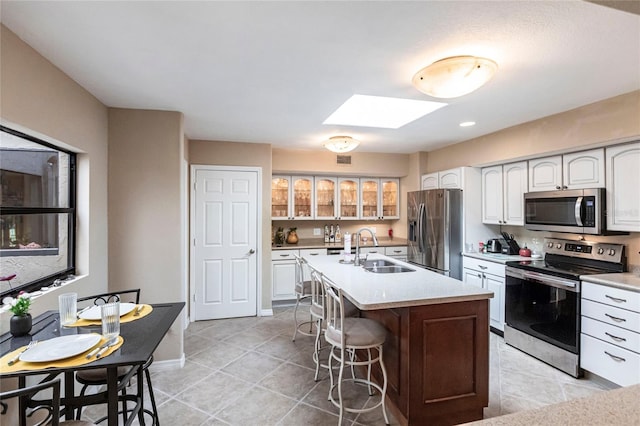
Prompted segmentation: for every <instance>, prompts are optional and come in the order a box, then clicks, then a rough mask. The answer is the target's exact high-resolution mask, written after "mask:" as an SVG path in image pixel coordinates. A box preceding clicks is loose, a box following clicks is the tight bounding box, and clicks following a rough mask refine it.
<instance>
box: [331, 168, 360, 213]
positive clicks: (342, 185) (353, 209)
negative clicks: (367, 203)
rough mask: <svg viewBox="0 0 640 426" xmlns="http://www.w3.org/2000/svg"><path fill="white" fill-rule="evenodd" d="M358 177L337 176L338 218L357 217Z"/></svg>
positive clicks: (358, 200)
mask: <svg viewBox="0 0 640 426" xmlns="http://www.w3.org/2000/svg"><path fill="white" fill-rule="evenodd" d="M359 202H360V179H358V178H338V201H337V204H338V219H340V220H354V219H358V210H359Z"/></svg>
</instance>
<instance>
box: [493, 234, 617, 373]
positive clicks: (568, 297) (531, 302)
mask: <svg viewBox="0 0 640 426" xmlns="http://www.w3.org/2000/svg"><path fill="white" fill-rule="evenodd" d="M544 244H545V253H546V254H545V257H544V259H540V260H531V261H525V262H507V268H506V289H505V304H506V309H505V313H506V325H505V329H504V340H505V342H506V343H507V344H509V345H511V346H514V347H516V348H518V349H520V350H522V351H523V352H526V353H528V354H530V355H532V356H534V357H536V358H538V359H540V360H542V361H544V362H546V363H547V364H550V365H552V366H554V367H556V368H558V369H560V370H562V371H564V372H566V373H567V374H570V375H572V376H574V377H579V376H580V356H579V355H580V347H579V346H580V277H581V276H584V275H591V274H604V273H611V272H624V271H625V270H626V257H625V251H624V245H622V244H609V243H594V242H586V241H573V240H564V239H557V238H545V240H544Z"/></svg>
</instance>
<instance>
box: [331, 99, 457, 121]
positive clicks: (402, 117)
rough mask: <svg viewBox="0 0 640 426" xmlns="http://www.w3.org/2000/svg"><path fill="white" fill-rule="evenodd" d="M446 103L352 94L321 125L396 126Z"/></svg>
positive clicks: (415, 118)
mask: <svg viewBox="0 0 640 426" xmlns="http://www.w3.org/2000/svg"><path fill="white" fill-rule="evenodd" d="M446 105H447V104H445V103H442V102H432V101H417V100H414V99H402V98H388V97H385V96H370V95H353V96H351V97H350V98H349V99H347V100H346V102H345V103H343V104H342V105H341V106H340V107H339V108H338V109H337V110H335V111H334V112H333V114H331V115H330V116H329V118H327V119H326V120H324V122H323V123H322V124H339V125H343V126H362V127H378V128H383V129H397V128H399V127H402V126H404V125H405V124H407V123H410V122H412V121H414V120H417V119H418V118H420V117H422V116H425V115H427V114H429V113H431V112H433V111H435V110H437V109H438V108H442V107H443V106H446Z"/></svg>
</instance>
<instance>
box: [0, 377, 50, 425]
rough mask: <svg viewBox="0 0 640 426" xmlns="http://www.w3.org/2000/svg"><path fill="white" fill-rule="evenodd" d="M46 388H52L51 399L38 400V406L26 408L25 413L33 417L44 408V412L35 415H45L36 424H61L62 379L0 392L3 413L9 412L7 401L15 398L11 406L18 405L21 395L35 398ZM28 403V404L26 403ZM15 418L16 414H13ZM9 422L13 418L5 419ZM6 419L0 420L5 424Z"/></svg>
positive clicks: (0, 412)
mask: <svg viewBox="0 0 640 426" xmlns="http://www.w3.org/2000/svg"><path fill="white" fill-rule="evenodd" d="M45 389H51V399H50V400H43V401H38V402H39V404H38V406H37V407H36V408H35V409H33V410H29V409H26V407H25V409H26V410H27V411H26V412H25V413H23V415H24V416H25V417H32V416H33V415H34V414H35V413H37V412H39V411H40V410H44V414H38V415H36V416H35V417H36V418H39V417H41V416H44V419H43V420H39V421H38V422H37V423H35V424H34V426H40V425H49V424H51V425H53V426H58V425H59V424H60V379H56V380H51V381H49V382H43V383H40V384H37V385H34V386H29V387H26V388H22V389H16V390H10V391H7V392H2V393H0V401H1V402H2V411H0V414H1V415H3V416H4V415H6V414H8V408H9V404H7V403H6V402H5V401H9V400H11V399H15V403H11V407H12V408H13V407H14V405H15V406H16V407H18V405H19V404H18V400H19V398H21V397H26V398H27V399H28V400H31V399H33V397H34V396H35V395H36V394H37V393H38V392H41V391H43V390H45ZM25 405H27V404H25ZM12 417H14V418H15V414H14V415H13V416H12ZM5 421H6V422H7V423H8V424H12V419H11V418H8V419H7V420H5ZM5 421H0V423H2V424H5Z"/></svg>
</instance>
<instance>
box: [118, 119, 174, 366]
mask: <svg viewBox="0 0 640 426" xmlns="http://www.w3.org/2000/svg"><path fill="white" fill-rule="evenodd" d="M183 138H184V131H183V128H182V113H179V112H171V111H146V110H132V109H119V108H111V109H109V289H110V290H119V289H126V288H140V289H141V292H140V296H141V299H142V300H143V301H145V302H147V303H159V302H183V301H185V299H184V287H185V286H186V283H185V282H184V280H183V278H184V274H183V259H182V257H183V242H184V240H183V235H182V229H181V226H182V225H181V222H182V212H183V210H184V209H185V208H186V206H184V205H182V204H183V203H182V201H181V200H182V193H183V191H184V190H185V189H186V188H182V187H181V185H180V183H181V161H182V160H183V158H184V152H183V145H182V144H183ZM183 313H184V312H183ZM182 341H183V340H182V321H181V320H178V321H176V322H175V323H174V325H173V327H172V329H171V330H170V332H169V333H168V334H167V337H165V339H164V340H163V342H162V344H161V345H160V347H159V348H158V351H157V352H156V357H157V359H179V358H180V357H181V356H182V354H183V350H182Z"/></svg>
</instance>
